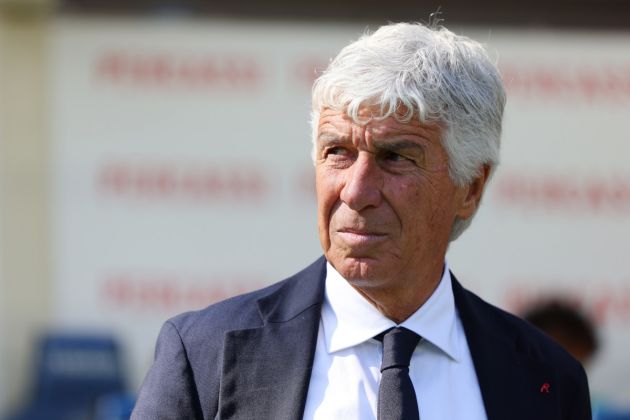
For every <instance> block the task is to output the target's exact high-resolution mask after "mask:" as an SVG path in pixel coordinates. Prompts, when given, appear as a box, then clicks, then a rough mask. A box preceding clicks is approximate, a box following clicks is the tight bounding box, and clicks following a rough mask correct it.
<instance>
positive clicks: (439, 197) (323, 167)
mask: <svg viewBox="0 0 630 420" xmlns="http://www.w3.org/2000/svg"><path fill="white" fill-rule="evenodd" d="M362 112H363V115H366V116H367V115H369V114H367V112H368V110H362ZM316 186H317V200H318V223H319V237H320V241H321V244H322V247H323V249H324V253H325V255H326V258H327V259H328V261H329V262H330V263H331V264H332V265H333V266H334V267H335V269H337V271H339V272H340V273H341V275H342V276H343V277H344V278H346V279H347V280H348V281H350V283H351V284H352V285H353V286H355V287H360V288H365V287H367V288H370V287H380V288H391V287H394V288H396V287H405V284H406V282H409V281H422V279H423V276H426V275H429V274H433V273H435V272H438V273H439V272H441V269H442V265H443V263H444V254H445V252H446V248H447V246H448V240H449V235H450V231H451V227H452V225H453V222H454V220H455V217H456V216H459V217H463V218H466V217H469V216H471V215H472V213H473V212H474V206H476V204H477V201H475V202H474V205H473V206H471V202H470V200H471V197H470V193H469V188H467V187H465V188H458V187H456V186H455V185H454V184H453V182H452V181H451V179H450V177H449V174H448V159H447V154H446V152H445V150H444V148H443V147H442V144H441V129H440V127H439V126H438V125H421V124H420V123H419V122H418V121H417V119H416V118H414V119H412V121H411V122H409V123H400V122H398V121H397V120H396V119H395V118H392V117H390V118H387V119H384V120H380V121H379V120H372V121H371V122H369V123H368V124H358V123H355V122H353V121H352V119H351V118H349V117H348V116H347V115H345V114H344V113H342V112H338V111H332V110H329V109H324V110H323V111H322V113H321V115H320V119H319V123H318V134H317V143H316ZM482 187H483V185H482ZM471 207H473V208H472V209H471ZM433 280H434V281H437V280H438V279H433Z"/></svg>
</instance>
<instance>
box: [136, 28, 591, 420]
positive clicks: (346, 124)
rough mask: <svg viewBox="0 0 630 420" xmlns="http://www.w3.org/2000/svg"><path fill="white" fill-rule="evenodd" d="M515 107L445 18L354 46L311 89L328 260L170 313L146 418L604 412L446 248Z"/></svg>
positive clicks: (143, 399) (474, 201)
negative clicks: (440, 23) (506, 112)
mask: <svg viewBox="0 0 630 420" xmlns="http://www.w3.org/2000/svg"><path fill="white" fill-rule="evenodd" d="M504 105H505V93H504V88H503V84H502V81H501V78H500V76H499V73H498V71H497V69H496V66H495V65H494V64H493V63H492V62H491V61H490V59H489V58H488V56H487V53H486V52H485V50H484V48H483V47H482V46H481V45H480V44H479V43H477V42H475V41H473V40H471V39H468V38H466V37H462V36H457V35H455V34H454V33H452V32H450V31H449V30H447V29H446V28H443V27H427V26H424V25H421V24H392V25H387V26H384V27H381V28H380V29H379V30H377V31H376V32H374V33H373V34H371V35H365V36H363V37H362V38H360V39H359V40H358V41H356V42H353V43H351V44H350V45H348V46H347V47H345V48H344V49H343V50H342V51H341V52H340V53H339V54H338V55H337V57H336V58H335V59H334V60H333V61H332V62H331V63H330V65H329V66H328V68H327V70H326V71H325V72H324V73H323V74H322V75H321V76H320V77H319V78H318V79H317V80H316V82H315V84H314V87H313V118H312V123H313V141H314V144H313V158H314V162H315V167H316V190H317V199H318V224H319V237H320V242H321V245H322V248H323V252H324V256H323V257H321V258H320V259H318V260H317V261H316V262H315V263H313V264H312V265H311V266H309V267H307V268H305V269H304V270H303V271H301V272H299V273H297V274H295V275H294V276H292V277H290V278H288V279H286V280H284V281H282V282H280V283H277V284H274V285H272V286H270V287H268V288H265V289H262V290H259V291H255V292H253V293H249V294H246V295H242V296H238V297H235V298H232V299H228V300H226V301H224V302H220V303H218V304H215V305H212V306H210V307H208V308H206V309H204V310H201V311H196V312H190V313H185V314H182V315H180V316H177V317H175V318H173V319H171V320H169V321H167V322H166V323H165V325H164V327H163V328H162V331H161V333H160V336H159V338H158V342H157V348H156V356H155V361H154V364H153V366H152V368H151V370H150V371H149V373H148V375H147V377H146V379H145V381H144V384H143V386H142V389H141V392H140V396H139V399H138V402H137V404H136V407H135V410H134V413H133V415H132V418H133V419H182V418H186V419H214V418H221V419H254V418H255V419H299V418H306V419H374V418H378V419H379V420H386V419H406V420H413V419H418V418H422V419H423V420H435V419H449V420H458V419H460V420H463V419H466V420H475V419H486V418H488V419H501V420H502V419H566V420H569V419H570V420H581V419H589V418H591V409H590V401H589V396H588V384H587V379H586V375H585V373H584V370H583V368H582V366H581V365H580V364H579V362H577V361H576V360H575V359H574V358H573V357H571V356H570V355H569V354H568V353H566V352H565V351H564V350H563V349H562V348H561V347H560V346H559V345H557V344H556V343H555V342H554V341H553V340H552V339H550V338H548V337H547V336H546V335H545V334H542V333H541V332H540V331H538V330H537V329H536V328H534V327H533V326H531V325H530V324H528V323H526V322H524V321H522V320H521V319H519V318H517V317H515V316H512V315H510V314H507V313H505V312H503V311H501V310H500V309H498V308H496V307H494V306H492V305H490V304H488V303H486V302H484V301H483V300H481V299H480V298H479V297H477V296H476V295H474V294H473V293H471V292H469V291H467V290H466V289H464V288H463V287H462V286H461V285H460V283H459V282H458V281H457V280H456V278H455V277H454V275H453V274H452V273H451V271H450V268H449V265H448V263H447V262H446V259H445V255H446V251H447V248H448V246H449V243H450V241H452V240H454V239H456V238H457V237H458V236H459V235H460V234H461V233H462V232H463V231H464V230H465V229H466V227H467V226H468V225H469V224H470V222H471V220H472V218H473V216H474V214H475V212H476V211H477V208H478V207H479V203H480V200H481V198H482V195H483V192H484V189H485V187H486V184H487V181H488V179H489V178H490V175H491V173H492V171H493V170H494V168H495V167H496V165H497V164H498V160H499V145H500V135H501V123H502V115H503V109H504ZM277 112H278V121H277V123H280V124H281V123H282V109H278V110H277ZM278 152H279V153H281V151H278ZM498 245H500V246H504V245H503V244H498ZM287 246H290V244H287ZM246 263H247V256H243V264H246ZM488 263H490V264H491V263H492V262H491V261H488Z"/></svg>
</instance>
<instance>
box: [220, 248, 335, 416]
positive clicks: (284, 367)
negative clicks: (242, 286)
mask: <svg viewBox="0 0 630 420" xmlns="http://www.w3.org/2000/svg"><path fill="white" fill-rule="evenodd" d="M325 277H326V260H325V259H324V258H323V257H322V258H320V259H318V260H317V261H316V262H315V263H313V264H312V265H311V266H309V267H307V268H306V269H304V270H302V271H301V272H299V273H298V274H296V275H294V276H293V277H291V278H289V279H287V280H285V281H283V282H281V283H280V284H279V285H277V287H272V288H271V289H269V293H268V294H266V295H264V296H262V297H261V298H260V299H259V300H258V309H259V312H260V316H261V318H262V320H263V325H262V327H258V328H251V329H245V330H235V331H230V332H228V333H227V334H226V337H225V344H224V349H223V368H222V380H221V389H220V391H219V413H218V418H221V419H252V418H278V419H295V418H302V416H303V412H304V407H305V404H306V394H307V392H308V385H309V382H310V377H311V370H312V367H313V358H314V355H315V347H316V345H317V332H318V328H319V319H320V311H321V304H322V301H323V297H324V280H325Z"/></svg>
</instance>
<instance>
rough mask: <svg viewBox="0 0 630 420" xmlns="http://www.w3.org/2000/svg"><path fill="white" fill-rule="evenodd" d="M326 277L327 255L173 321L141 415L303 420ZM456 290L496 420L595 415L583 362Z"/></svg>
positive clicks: (139, 407) (136, 418) (577, 419)
mask: <svg viewBox="0 0 630 420" xmlns="http://www.w3.org/2000/svg"><path fill="white" fill-rule="evenodd" d="M325 277H326V260H325V259H324V258H320V259H319V260H317V261H316V262H315V263H313V264H312V265H311V266H309V267H307V268H306V269H304V270H303V271H301V272H299V273H298V274H296V275H294V276H292V277H290V278H288V279H286V280H284V281H282V282H280V283H276V284H274V285H272V286H270V287H267V288H265V289H262V290H259V291H256V292H252V293H249V294H245V295H242V296H237V297H234V298H231V299H228V300H226V301H223V302H220V303H217V304H214V305H212V306H210V307H208V308H206V309H203V310H201V311H196V312H190V313H185V314H182V315H179V316H177V317H175V318H173V319H171V320H169V321H167V322H166V323H165V324H164V327H163V328H162V331H161V332H160V336H159V338H158V342H157V348H156V356H155V362H154V364H153V366H152V368H151V370H150V371H149V373H148V375H147V377H146V379H145V381H144V384H143V386H142V389H141V391H140V395H139V398H138V402H137V404H136V407H135V409H134V412H133V415H132V419H133V420H140V419H142V420H145V419H146V420H149V419H150V420H158V419H273V420H283V419H287V420H290V419H291V420H292V419H301V418H302V416H303V412H304V406H305V403H306V395H307V392H308V385H309V380H310V374H311V369H312V366H313V357H314V354H315V346H316V342H317V331H318V327H319V318H320V309H321V305H322V301H323V298H324V280H325ZM453 294H454V297H455V305H456V307H457V310H458V311H459V314H460V317H461V320H462V323H463V326H464V330H465V333H466V338H467V340H468V346H469V348H470V352H471V354H472V358H473V362H474V366H475V370H476V373H477V378H478V380H479V386H480V389H481V395H482V397H483V402H484V406H485V409H486V413H487V415H488V419H490V420H519V419H522V420H546V419H549V420H551V419H563V420H583V419H590V418H591V409H590V400H589V393H588V385H587V380H586V375H585V373H584V370H583V369H582V366H581V365H580V364H579V363H578V362H577V361H576V360H575V359H573V358H572V357H571V356H570V355H569V354H568V353H566V352H565V351H564V350H563V349H561V348H560V347H559V346H558V345H556V344H555V343H554V342H552V340H551V339H550V338H548V337H547V336H545V335H544V334H542V333H541V332H539V331H538V330H537V329H535V328H534V327H532V326H531V325H530V324H528V323H526V322H525V321H522V320H521V319H519V318H517V317H515V316H513V315H510V314H508V313H506V312H504V311H502V310H500V309H498V308H496V307H494V306H492V305H490V304H488V303H486V302H484V301H483V300H481V299H480V298H479V297H477V296H476V295H474V294H473V293H471V292H469V291H467V290H466V289H464V288H463V287H462V286H461V285H460V284H459V283H458V282H457V280H456V279H455V278H454V277H453ZM445 420H447V419H445Z"/></svg>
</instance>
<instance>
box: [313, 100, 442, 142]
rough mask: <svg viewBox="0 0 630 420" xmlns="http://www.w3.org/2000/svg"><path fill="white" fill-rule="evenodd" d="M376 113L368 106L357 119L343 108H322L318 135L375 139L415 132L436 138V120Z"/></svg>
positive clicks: (415, 134)
mask: <svg viewBox="0 0 630 420" xmlns="http://www.w3.org/2000/svg"><path fill="white" fill-rule="evenodd" d="M377 115H378V113H377V112H375V111H374V110H372V109H369V108H362V109H361V110H360V111H359V115H358V117H359V118H358V119H353V118H352V117H351V116H349V115H348V114H346V113H345V112H344V111H337V110H332V109H328V108H325V109H323V110H322V111H321V113H320V115H319V120H318V123H317V134H318V138H320V137H322V136H326V137H329V136H335V137H346V136H349V137H355V136H359V137H363V136H364V135H366V133H367V134H369V136H370V137H373V138H375V139H378V138H385V137H391V136H416V137H420V138H423V139H426V140H430V141H433V140H439V139H440V138H441V127H440V125H439V124H437V123H435V122H431V123H421V122H420V121H419V118H418V117H417V116H413V117H412V118H411V120H410V121H400V120H399V119H398V118H396V117H395V116H388V117H386V118H382V117H377Z"/></svg>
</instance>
